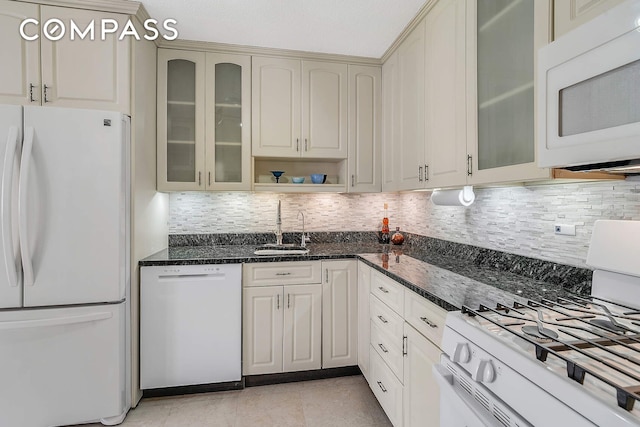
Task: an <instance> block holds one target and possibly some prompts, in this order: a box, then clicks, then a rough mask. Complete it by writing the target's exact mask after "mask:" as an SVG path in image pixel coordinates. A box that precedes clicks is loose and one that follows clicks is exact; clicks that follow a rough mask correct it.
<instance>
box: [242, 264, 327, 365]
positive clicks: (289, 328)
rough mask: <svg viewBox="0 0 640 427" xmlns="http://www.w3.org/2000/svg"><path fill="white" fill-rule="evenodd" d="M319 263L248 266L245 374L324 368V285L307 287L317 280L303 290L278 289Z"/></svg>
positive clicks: (245, 270) (309, 279) (298, 287)
mask: <svg viewBox="0 0 640 427" xmlns="http://www.w3.org/2000/svg"><path fill="white" fill-rule="evenodd" d="M279 264H280V265H279ZM296 264H302V265H299V266H298V265H296ZM319 264H320V262H310V263H304V262H300V263H264V264H245V265H244V266H243V286H244V289H243V290H244V296H243V334H242V335H243V358H242V359H243V362H242V372H243V375H258V374H270V373H278V372H293V371H303V370H311V369H320V368H321V366H322V362H321V356H322V352H321V341H322V337H321V331H322V297H323V287H322V285H321V284H320V283H304V282H305V281H306V282H313V281H316V279H315V275H314V276H306V277H307V279H306V280H305V279H303V278H301V279H300V283H301V284H298V285H292V284H284V285H273V283H278V282H279V278H280V277H283V278H285V280H286V278H288V277H290V276H295V275H296V274H299V273H300V272H302V271H303V270H305V269H306V270H307V271H316V270H318V268H317V267H316V265H317V266H318V267H319ZM305 267H308V268H305ZM263 270H264V271H263ZM287 273H288V274H287ZM274 274H275V276H273V275H274ZM270 277H271V278H270ZM285 283H286V282H285Z"/></svg>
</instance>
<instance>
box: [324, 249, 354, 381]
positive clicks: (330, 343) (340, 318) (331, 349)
mask: <svg viewBox="0 0 640 427" xmlns="http://www.w3.org/2000/svg"><path fill="white" fill-rule="evenodd" d="M322 270H323V272H324V282H323V284H322V367H323V368H335V367H339V366H355V365H357V364H358V263H357V261H355V260H340V261H323V262H322Z"/></svg>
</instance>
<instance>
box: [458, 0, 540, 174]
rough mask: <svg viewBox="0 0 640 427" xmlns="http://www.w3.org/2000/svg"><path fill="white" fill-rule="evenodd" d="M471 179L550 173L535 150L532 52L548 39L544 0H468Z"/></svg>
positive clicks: (533, 53) (468, 117) (533, 63)
mask: <svg viewBox="0 0 640 427" xmlns="http://www.w3.org/2000/svg"><path fill="white" fill-rule="evenodd" d="M467 13H468V15H467V16H468V18H467V25H468V29H467V53H468V57H467V63H468V74H467V76H468V79H467V92H468V96H469V98H470V102H469V103H468V108H469V109H468V115H467V119H468V131H469V134H468V141H469V144H468V153H469V155H470V156H471V158H470V159H471V161H470V170H469V172H470V175H469V176H468V178H467V182H468V183H471V184H481V183H497V182H507V181H524V180H531V179H540V178H548V177H549V171H548V169H540V168H538V167H537V162H536V152H535V147H536V145H535V108H534V103H535V97H534V94H535V91H534V84H535V63H536V61H535V58H536V56H537V54H536V52H537V48H538V47H540V46H541V45H542V44H544V43H548V41H549V25H550V23H549V21H550V16H551V11H550V4H549V1H548V0H542V1H536V2H532V1H520V2H517V1H514V2H510V3H505V2H476V1H470V0H469V1H467Z"/></svg>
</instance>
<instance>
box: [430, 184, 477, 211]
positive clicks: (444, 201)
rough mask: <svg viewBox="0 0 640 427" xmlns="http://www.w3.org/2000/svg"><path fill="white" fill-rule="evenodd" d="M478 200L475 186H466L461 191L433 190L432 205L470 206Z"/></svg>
mask: <svg viewBox="0 0 640 427" xmlns="http://www.w3.org/2000/svg"><path fill="white" fill-rule="evenodd" d="M475 199H476V195H475V193H474V192H473V186H471V185H465V186H464V187H463V188H462V189H461V190H457V189H456V190H433V192H432V193H431V203H433V204H434V205H436V206H465V207H466V206H470V205H471V204H472V203H473V202H474V201H475Z"/></svg>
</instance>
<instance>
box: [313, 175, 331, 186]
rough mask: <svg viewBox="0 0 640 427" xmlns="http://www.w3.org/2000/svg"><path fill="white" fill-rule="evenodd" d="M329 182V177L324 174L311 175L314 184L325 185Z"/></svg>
mask: <svg viewBox="0 0 640 427" xmlns="http://www.w3.org/2000/svg"><path fill="white" fill-rule="evenodd" d="M326 180H327V175H325V174H323V173H312V174H311V182H313V183H314V184H324V183H325V181H326Z"/></svg>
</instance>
